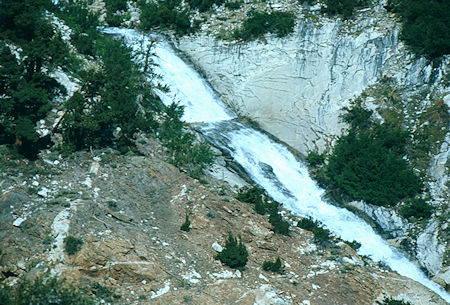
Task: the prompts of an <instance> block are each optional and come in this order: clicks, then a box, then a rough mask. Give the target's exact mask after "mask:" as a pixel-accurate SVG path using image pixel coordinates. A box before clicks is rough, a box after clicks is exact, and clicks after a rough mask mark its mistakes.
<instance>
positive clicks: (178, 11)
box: [138, 0, 194, 35]
mask: <svg viewBox="0 0 450 305" xmlns="http://www.w3.org/2000/svg"><path fill="white" fill-rule="evenodd" d="M138 4H139V7H140V9H141V24H140V27H141V29H143V30H150V29H155V28H161V29H170V30H174V31H175V32H176V33H177V34H178V35H185V34H188V33H191V32H192V31H193V30H194V28H193V27H192V26H191V21H190V19H189V11H188V10H186V9H182V8H181V6H180V4H181V1H180V0H166V1H158V2H149V3H147V2H146V1H139V2H138Z"/></svg>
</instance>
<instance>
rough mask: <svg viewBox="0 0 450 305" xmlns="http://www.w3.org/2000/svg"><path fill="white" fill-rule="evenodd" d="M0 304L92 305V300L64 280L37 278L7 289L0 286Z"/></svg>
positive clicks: (4, 286)
mask: <svg viewBox="0 0 450 305" xmlns="http://www.w3.org/2000/svg"><path fill="white" fill-rule="evenodd" d="M0 304H8V305H30V304H33V305H34V304H36V305H37V304H39V305H56V304H58V305H93V304H95V303H94V300H93V299H92V298H90V297H88V296H86V295H85V294H84V293H83V292H82V291H80V290H78V289H77V288H76V287H74V286H73V285H70V284H68V283H66V281H65V280H61V279H58V278H57V277H53V278H45V277H44V276H38V277H37V278H36V279H34V280H33V281H30V280H24V281H21V282H20V283H19V284H17V285H15V286H13V287H9V286H6V285H0Z"/></svg>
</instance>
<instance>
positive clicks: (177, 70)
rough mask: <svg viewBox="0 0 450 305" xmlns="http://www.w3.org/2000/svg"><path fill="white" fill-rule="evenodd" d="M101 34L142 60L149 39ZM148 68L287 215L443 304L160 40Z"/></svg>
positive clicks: (411, 268) (165, 97)
mask: <svg viewBox="0 0 450 305" xmlns="http://www.w3.org/2000/svg"><path fill="white" fill-rule="evenodd" d="M103 31H104V32H105V33H108V34H113V35H119V36H122V37H123V38H124V39H125V42H126V44H127V45H128V46H129V47H131V48H132V49H133V51H134V52H135V54H136V59H137V60H141V61H143V60H145V50H146V49H147V48H148V45H149V44H150V43H151V41H154V40H155V38H156V37H155V36H151V35H143V34H141V33H139V32H137V31H135V30H131V29H119V28H106V29H104V30H103ZM152 52H153V54H154V55H153V57H152V60H153V62H154V63H155V64H156V65H155V66H154V67H153V70H154V72H155V73H156V74H158V75H159V76H160V78H159V79H158V80H157V81H158V82H159V83H161V84H162V85H166V86H167V87H168V88H169V89H170V91H169V92H164V91H158V92H157V93H158V95H159V96H160V98H161V100H162V101H163V102H164V103H165V104H167V105H168V104H170V103H172V102H173V101H174V100H175V101H178V102H179V103H180V104H181V105H184V106H185V114H184V117H183V119H184V120H185V121H186V122H189V123H199V124H198V129H199V130H200V131H201V132H202V133H203V135H204V136H205V137H206V138H207V139H208V140H209V141H210V142H211V143H213V144H214V145H216V146H217V147H220V148H222V149H223V150H225V151H228V152H229V153H230V155H231V156H232V157H233V158H234V160H235V161H236V162H238V163H239V164H240V165H241V166H242V167H243V168H244V169H245V170H246V171H247V173H248V175H249V176H250V177H251V178H252V179H253V180H254V182H255V183H257V184H258V185H260V186H261V187H263V188H264V189H265V190H266V191H267V193H268V194H269V195H270V196H272V197H273V198H274V199H275V200H277V201H279V202H281V203H283V206H284V207H285V208H287V209H288V210H290V211H291V212H292V213H293V214H296V215H299V216H303V217H305V216H309V217H312V218H313V219H316V220H318V221H320V222H322V223H323V224H324V225H325V226H326V227H327V228H328V229H329V230H330V231H332V232H333V233H334V234H335V235H337V236H339V237H340V238H342V239H344V240H348V241H353V240H356V241H358V242H359V243H361V248H360V249H359V250H358V253H359V254H361V255H367V256H370V257H371V258H372V259H373V260H374V261H380V262H383V263H385V264H386V265H388V266H389V267H390V268H392V269H393V270H395V271H397V272H398V273H399V274H401V275H403V276H407V277H409V278H411V279H413V280H415V281H418V282H420V283H421V284H423V285H425V286H426V287H428V288H429V289H431V290H432V291H434V292H436V293H437V294H439V295H440V296H441V297H442V298H443V299H445V300H446V301H447V302H450V295H449V294H448V293H446V292H445V291H444V290H443V289H442V288H441V287H440V286H439V285H437V284H436V283H434V282H433V281H431V280H429V279H428V278H427V277H426V276H425V275H424V274H423V273H422V271H420V269H419V268H418V267H417V266H416V265H415V264H413V263H412V262H411V261H409V260H408V259H407V258H406V257H405V255H404V254H402V253H401V252H400V251H398V250H397V249H395V248H393V247H391V246H389V245H388V244H387V243H386V241H385V240H383V239H382V238H381V237H380V236H379V235H377V234H376V233H375V232H374V230H373V229H372V227H370V226H369V225H368V224H367V223H365V222H364V221H363V220H362V219H360V218H358V217H357V216H355V215H354V214H353V213H351V212H349V211H348V210H345V209H342V208H338V207H335V206H333V205H331V204H329V203H327V202H326V201H325V200H323V199H322V195H323V190H322V189H320V188H319V187H318V186H317V185H316V184H315V182H314V181H313V180H312V179H311V178H310V177H309V175H308V171H307V168H306V167H305V166H304V165H303V164H301V163H300V162H299V161H298V160H297V159H296V158H295V157H294V155H293V154H292V153H290V152H289V151H288V149H287V148H286V147H284V146H283V145H281V144H279V143H276V142H274V141H273V140H271V139H270V138H269V137H267V136H266V135H264V134H263V133H261V132H258V131H256V130H254V129H252V128H250V127H248V126H246V125H244V124H242V123H239V122H237V121H235V120H234V119H235V118H236V116H235V115H234V114H233V113H232V112H231V111H229V110H228V109H227V108H226V107H225V105H223V103H222V102H221V101H220V99H219V97H218V96H217V95H216V94H215V93H214V91H213V90H212V89H211V88H210V87H209V85H208V84H207V83H206V82H205V81H204V80H203V79H202V78H201V76H200V75H199V74H198V73H197V72H196V71H195V70H194V69H193V68H191V67H190V66H189V65H187V64H186V63H185V62H183V60H182V59H180V58H179V57H178V56H177V55H176V53H175V52H174V51H173V50H172V48H171V47H170V45H169V44H168V43H166V42H164V41H163V40H160V41H158V42H157V43H155V44H154V45H153V48H152Z"/></svg>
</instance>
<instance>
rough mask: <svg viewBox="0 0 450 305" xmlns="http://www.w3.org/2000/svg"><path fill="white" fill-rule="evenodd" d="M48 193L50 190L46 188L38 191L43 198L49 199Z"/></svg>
mask: <svg viewBox="0 0 450 305" xmlns="http://www.w3.org/2000/svg"><path fill="white" fill-rule="evenodd" d="M48 193H50V190H49V189H48V188H46V187H43V188H41V189H40V190H39V191H38V195H39V196H41V197H47V196H48Z"/></svg>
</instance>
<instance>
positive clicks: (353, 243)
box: [344, 240, 361, 251]
mask: <svg viewBox="0 0 450 305" xmlns="http://www.w3.org/2000/svg"><path fill="white" fill-rule="evenodd" d="M344 243H346V244H347V245H349V246H350V247H351V248H352V249H353V250H355V251H357V250H358V249H359V248H361V244H360V243H359V242H357V241H356V240H354V241H346V240H344Z"/></svg>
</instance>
